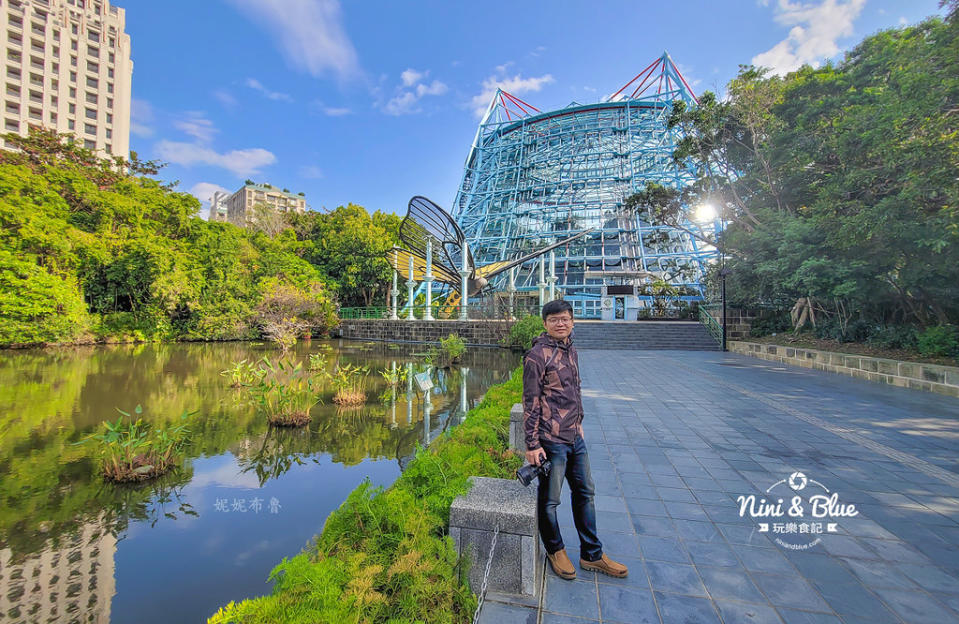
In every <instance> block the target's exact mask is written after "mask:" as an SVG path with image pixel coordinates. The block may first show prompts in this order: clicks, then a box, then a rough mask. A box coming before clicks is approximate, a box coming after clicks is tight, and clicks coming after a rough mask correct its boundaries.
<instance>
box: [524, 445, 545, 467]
mask: <svg viewBox="0 0 959 624" xmlns="http://www.w3.org/2000/svg"><path fill="white" fill-rule="evenodd" d="M544 459H546V451H544V450H543V449H542V448H538V449H535V450H532V451H526V462H527V463H530V464H532V465H534V466H539V464H540V462H541V461H543V460H544Z"/></svg>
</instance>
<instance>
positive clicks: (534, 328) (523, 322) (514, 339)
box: [501, 314, 543, 350]
mask: <svg viewBox="0 0 959 624" xmlns="http://www.w3.org/2000/svg"><path fill="white" fill-rule="evenodd" d="M542 333H543V319H541V318H540V317H538V316H533V315H532V314H531V315H529V316H526V317H524V318H521V319H520V320H518V321H516V322H515V323H513V324H512V325H511V326H510V328H509V334H508V335H507V336H506V337H505V338H504V339H503V340H502V342H501V344H502V345H503V346H504V347H509V348H511V349H517V350H525V349H529V348H530V347H532V346H533V338H535V337H537V336H539V335H540V334H542Z"/></svg>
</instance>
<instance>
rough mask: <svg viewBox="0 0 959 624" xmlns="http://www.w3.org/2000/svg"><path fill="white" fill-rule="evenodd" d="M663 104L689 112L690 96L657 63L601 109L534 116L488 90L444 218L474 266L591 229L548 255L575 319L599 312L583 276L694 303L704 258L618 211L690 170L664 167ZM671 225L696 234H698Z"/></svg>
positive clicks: (683, 179) (692, 226)
mask: <svg viewBox="0 0 959 624" xmlns="http://www.w3.org/2000/svg"><path fill="white" fill-rule="evenodd" d="M634 85H635V88H634V89H633V90H632V91H629V89H630V88H631V87H633V86H634ZM674 100H684V101H686V102H687V103H690V104H695V102H696V97H695V95H694V94H693V92H692V90H691V89H690V88H689V86H688V85H687V84H686V81H685V79H683V77H682V75H681V74H680V73H679V70H678V69H677V68H676V66H675V64H674V63H673V61H672V59H671V58H670V57H669V54H668V53H663V55H662V56H661V57H659V58H658V59H656V60H655V61H653V62H652V63H651V64H650V65H649V66H648V67H647V68H646V69H644V70H643V72H640V73H639V74H638V75H637V76H636V78H634V79H633V80H632V81H630V82H629V83H627V84H626V85H625V86H624V87H623V88H622V89H620V90H619V91H618V92H616V93H615V94H613V95H612V96H610V97H609V98H608V99H607V100H606V101H605V102H600V103H596V104H585V105H581V104H578V103H576V102H573V103H572V104H570V105H569V106H567V107H565V108H562V109H559V110H555V111H549V112H545V113H544V112H541V111H539V110H538V109H536V108H535V107H533V106H531V105H530V104H527V103H526V102H524V101H523V100H520V99H519V98H517V97H515V96H513V95H510V94H509V93H506V92H505V91H502V90H499V91H497V93H496V95H495V96H494V97H493V100H492V101H491V102H490V105H489V108H488V109H487V111H486V114H485V115H484V117H483V119H482V121H481V122H480V125H479V128H478V129H477V132H476V137H475V138H474V140H473V145H472V148H471V149H470V152H469V156H468V157H467V159H466V166H465V169H464V172H463V180H462V182H461V184H460V187H459V190H458V191H457V194H456V199H455V200H454V204H453V210H452V216H453V218H454V219H455V220H456V222H457V223H458V224H459V226H460V228H462V230H463V232H464V234H465V235H466V238H467V241H468V242H469V245H470V248H471V249H472V253H473V257H474V259H475V261H476V263H477V264H485V263H488V262H495V261H498V260H507V259H511V258H518V257H520V256H521V255H522V254H525V253H529V252H530V251H531V250H533V249H536V248H539V247H542V246H545V245H548V244H550V243H552V242H555V241H557V240H559V239H561V238H565V237H567V236H571V235H573V234H576V233H579V232H582V231H584V230H586V229H589V228H597V232H595V233H593V234H590V235H588V236H587V237H586V238H584V239H579V240H577V241H575V242H573V243H571V244H569V245H566V246H564V247H560V248H558V249H557V250H556V274H557V276H558V278H559V281H558V283H557V287H558V288H561V289H563V291H564V293H565V298H566V299H567V300H569V301H571V302H572V303H573V305H574V309H575V310H576V313H577V316H579V317H581V318H582V317H586V318H589V317H596V316H598V315H599V310H600V308H599V300H600V296H601V287H602V283H603V279H600V278H596V277H590V278H586V277H585V275H584V273H585V271H617V272H622V271H625V272H640V271H644V272H648V273H652V274H653V275H655V276H656V277H659V278H662V279H664V280H665V281H666V282H667V283H669V284H671V285H672V286H675V287H679V289H680V291H681V292H684V293H685V295H686V296H684V297H683V299H685V300H687V301H697V300H698V301H701V300H702V299H703V295H704V292H703V285H702V281H703V280H702V278H703V275H704V273H705V270H706V266H707V264H708V263H709V262H710V261H711V260H712V259H713V258H715V257H716V256H717V252H716V250H715V248H713V247H711V246H708V245H704V244H703V243H702V242H701V241H697V240H696V238H694V237H693V236H691V235H690V234H689V233H688V232H684V231H683V230H682V229H680V228H674V227H670V226H666V225H663V224H661V223H660V224H657V223H648V222H646V221H643V220H641V219H640V218H639V217H638V216H636V215H635V214H634V215H631V216H630V215H627V214H625V212H624V210H623V204H624V200H625V199H626V198H627V197H629V196H630V195H632V194H633V193H636V192H637V191H639V190H641V189H642V188H643V186H644V184H645V183H646V182H647V181H650V182H657V183H659V184H662V185H663V186H668V187H673V188H683V187H684V186H686V185H688V184H690V183H691V182H692V180H693V178H694V172H693V170H691V169H689V168H687V167H684V166H679V165H676V164H675V163H674V162H673V158H672V155H673V151H674V150H675V147H676V143H677V141H678V140H679V138H680V135H679V133H678V131H677V130H675V129H669V128H667V123H666V122H667V120H668V118H669V114H670V111H671V106H672V102H673V101H674ZM681 225H682V226H683V227H685V228H687V229H689V230H691V231H695V232H698V233H701V234H704V235H705V234H707V232H706V230H705V229H704V228H705V227H706V226H705V225H702V224H698V223H693V222H689V223H682V224H681ZM709 229H710V230H712V227H711V226H710V228H709ZM710 233H711V232H710ZM506 279H507V277H506V276H505V275H502V276H499V277H498V278H496V279H494V281H493V283H492V286H493V288H494V289H495V290H505V285H506V282H505V280H506ZM537 282H538V269H537V268H536V266H535V263H528V264H527V266H524V267H521V268H520V269H519V270H518V275H517V280H516V286H517V290H519V291H535V290H536V289H537V288H536V284H537ZM627 283H628V280H627ZM587 302H593V303H587Z"/></svg>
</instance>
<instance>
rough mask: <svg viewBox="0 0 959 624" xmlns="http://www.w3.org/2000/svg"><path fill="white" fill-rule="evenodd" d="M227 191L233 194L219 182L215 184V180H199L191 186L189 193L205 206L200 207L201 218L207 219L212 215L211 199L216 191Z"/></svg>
mask: <svg viewBox="0 0 959 624" xmlns="http://www.w3.org/2000/svg"><path fill="white" fill-rule="evenodd" d="M218 191H219V192H220V193H226V194H227V195H230V194H231V191H229V190H228V189H225V188H223V187H222V186H220V185H219V184H214V183H213V182H197V183H196V184H194V185H193V187H192V188H190V190H189V191H187V192H188V193H190V194H191V195H193V196H194V197H196V198H197V199H199V200H200V203H201V204H202V205H203V207H202V208H201V209H200V218H201V219H206V218H207V217H209V216H210V201H211V200H212V199H213V193H216V192H218Z"/></svg>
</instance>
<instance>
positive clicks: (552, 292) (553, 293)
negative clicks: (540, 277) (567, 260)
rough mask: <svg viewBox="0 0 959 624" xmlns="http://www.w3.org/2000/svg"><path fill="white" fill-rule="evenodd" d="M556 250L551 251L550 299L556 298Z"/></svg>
mask: <svg viewBox="0 0 959 624" xmlns="http://www.w3.org/2000/svg"><path fill="white" fill-rule="evenodd" d="M557 279H559V278H557V277H556V252H555V251H551V252H549V300H550V301H552V300H554V299H556V280H557Z"/></svg>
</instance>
